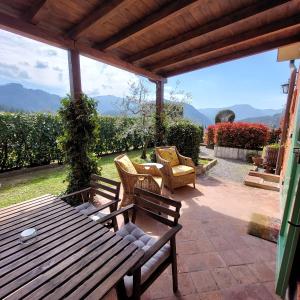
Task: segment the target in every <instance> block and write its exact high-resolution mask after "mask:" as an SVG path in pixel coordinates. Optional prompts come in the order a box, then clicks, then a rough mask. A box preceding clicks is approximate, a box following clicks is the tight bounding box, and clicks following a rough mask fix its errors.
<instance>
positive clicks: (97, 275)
mask: <svg viewBox="0 0 300 300" xmlns="http://www.w3.org/2000/svg"><path fill="white" fill-rule="evenodd" d="M124 244H125V243H122V245H121V243H119V244H118V245H117V246H118V247H115V249H112V250H111V251H109V252H106V253H105V254H104V255H103V256H102V257H99V258H98V260H96V261H95V263H94V264H90V265H89V267H88V268H85V269H84V270H83V272H80V273H78V274H77V275H76V276H74V277H73V278H72V280H71V281H69V282H68V283H67V286H70V287H72V288H75V287H76V286H77V289H76V290H75V291H74V292H73V293H71V294H69V295H67V296H65V299H67V300H68V299H70V300H72V299H81V298H84V297H85V296H86V295H87V294H88V292H89V291H91V290H93V289H94V288H95V287H97V286H98V284H99V283H100V282H101V279H102V280H103V278H106V277H107V276H109V275H110V276H112V277H114V274H111V273H112V271H113V270H115V269H116V268H118V267H119V265H120V264H122V263H123V262H124V261H125V260H126V259H128V258H129V257H130V256H131V255H132V253H133V252H134V251H135V250H136V249H137V246H136V245H134V244H129V245H128V246H127V247H126V248H124ZM109 254H111V255H109ZM99 265H100V266H102V268H99ZM88 276H90V277H89V278H88V279H87V277H88ZM83 279H87V280H86V281H85V282H84V284H80V283H81V282H82V281H83ZM116 279H117V278H112V280H113V281H116ZM64 286H65V285H63V286H62V287H64ZM66 289H67V290H70V288H69V287H68V288H66ZM60 291H62V293H57V290H56V292H55V296H58V297H61V296H64V295H66V292H65V290H60ZM45 299H49V300H50V299H51V296H50V297H46V298H45ZM52 299H53V298H52Z"/></svg>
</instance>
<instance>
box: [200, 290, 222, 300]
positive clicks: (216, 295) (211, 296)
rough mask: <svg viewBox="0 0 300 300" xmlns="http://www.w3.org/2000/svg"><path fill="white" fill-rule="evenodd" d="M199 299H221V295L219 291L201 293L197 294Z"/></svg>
mask: <svg viewBox="0 0 300 300" xmlns="http://www.w3.org/2000/svg"><path fill="white" fill-rule="evenodd" d="M199 299H200V300H223V295H222V293H221V292H220V291H214V292H208V293H201V294H199Z"/></svg>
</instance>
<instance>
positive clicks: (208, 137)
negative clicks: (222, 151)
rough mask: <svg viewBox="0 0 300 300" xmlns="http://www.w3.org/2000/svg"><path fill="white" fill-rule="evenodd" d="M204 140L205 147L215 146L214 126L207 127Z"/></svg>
mask: <svg viewBox="0 0 300 300" xmlns="http://www.w3.org/2000/svg"><path fill="white" fill-rule="evenodd" d="M204 139H205V143H206V145H207V146H213V145H214V144H215V141H214V139H215V125H209V126H208V127H207V130H206V132H205V137H204Z"/></svg>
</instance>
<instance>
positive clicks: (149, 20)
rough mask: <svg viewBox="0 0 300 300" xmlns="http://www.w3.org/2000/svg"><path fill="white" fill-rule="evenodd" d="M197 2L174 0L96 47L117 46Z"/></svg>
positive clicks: (195, 0) (196, 0)
mask: <svg viewBox="0 0 300 300" xmlns="http://www.w3.org/2000/svg"><path fill="white" fill-rule="evenodd" d="M197 2H198V0H173V1H171V3H170V4H167V5H166V6H164V7H163V8H160V9H159V10H158V11H156V12H154V13H152V14H150V15H148V16H147V17H145V18H143V19H142V20H140V21H138V22H137V23H135V24H133V25H130V26H129V27H126V28H124V29H123V30H121V31H120V32H119V33H117V34H115V35H114V36H112V37H110V38H108V39H107V40H105V41H103V42H100V43H98V44H97V45H96V48H99V49H102V50H105V49H108V48H111V47H113V46H114V47H116V46H118V45H120V44H121V43H124V42H125V41H127V39H129V38H131V37H133V36H135V35H136V34H141V33H142V32H143V31H145V30H146V29H148V28H149V27H150V26H152V25H154V24H156V23H158V22H165V21H166V20H167V18H168V17H171V16H172V17H174V16H176V15H177V14H179V13H180V12H181V11H182V10H183V9H186V8H188V7H190V6H191V5H193V4H195V3H197Z"/></svg>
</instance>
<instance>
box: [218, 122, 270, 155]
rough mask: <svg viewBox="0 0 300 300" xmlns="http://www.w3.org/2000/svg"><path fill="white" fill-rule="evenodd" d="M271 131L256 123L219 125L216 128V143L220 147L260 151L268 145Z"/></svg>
mask: <svg viewBox="0 0 300 300" xmlns="http://www.w3.org/2000/svg"><path fill="white" fill-rule="evenodd" d="M268 137H269V129H268V127H267V126H265V125H263V124H255V123H242V122H235V123H218V124H216V125H215V126H214V143H215V144H216V145H218V146H223V147H233V148H245V149H258V148H261V147H262V146H264V145H266V144H267V142H268Z"/></svg>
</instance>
